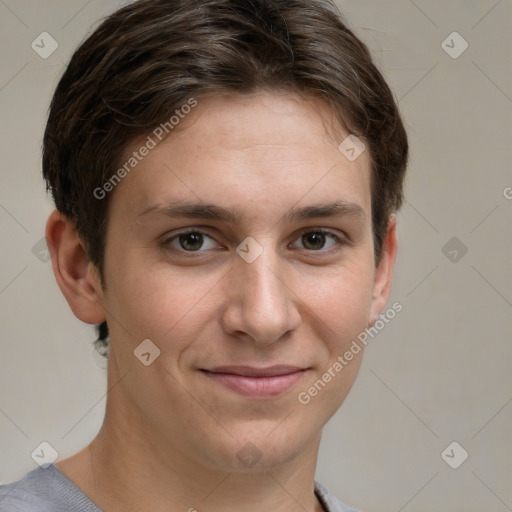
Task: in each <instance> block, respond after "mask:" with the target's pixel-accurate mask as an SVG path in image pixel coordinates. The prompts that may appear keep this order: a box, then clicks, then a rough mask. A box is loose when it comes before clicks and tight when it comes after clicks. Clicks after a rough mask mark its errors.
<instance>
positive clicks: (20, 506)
mask: <svg viewBox="0 0 512 512" xmlns="http://www.w3.org/2000/svg"><path fill="white" fill-rule="evenodd" d="M315 494H316V496H317V497H318V500H319V501H320V503H321V504H322V506H323V507H324V510H325V512H357V510H354V509H353V508H350V507H348V506H347V505H345V504H344V503H342V502H341V501H340V500H338V499H337V498H336V497H335V496H334V495H332V494H331V493H330V492H329V491H328V490H327V489H326V488H325V487H323V486H322V485H321V484H319V483H318V482H317V481H315ZM0 512H102V511H101V509H100V508H99V507H98V506H97V505H95V504H94V503H93V502H92V501H91V500H90V499H89V498H88V497H87V496H86V495H85V494H84V493H83V492H82V491H81V490H80V489H79V488H78V487H77V486H76V485H75V484H74V483H73V482H72V481H71V480H70V479H69V478H68V477H67V476H66V475H65V474H64V473H62V471H60V470H59V469H58V468H57V466H55V465H54V464H50V465H49V466H48V467H47V468H46V469H43V468H42V467H37V468H36V469H33V470H32V471H29V472H28V473H27V474H26V475H25V476H24V477H23V478H21V479H20V480H17V481H15V482H11V483H9V484H4V485H0Z"/></svg>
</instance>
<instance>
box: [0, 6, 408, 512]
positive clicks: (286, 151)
mask: <svg viewBox="0 0 512 512" xmlns="http://www.w3.org/2000/svg"><path fill="white" fill-rule="evenodd" d="M43 153H44V156H43V174H44V177H45V179H46V180H47V184H48V188H49V189H50V190H51V191H52V195H53V198H54V200H55V204H56V207H57V209H56V210H55V211H54V212H53V213H52V214H51V215H50V217H49V219H48V222H47V226H46V238H47V241H48V246H49V249H50V252H51V256H52V265H53V271H54V273H55V277H56V280H57V283H58V285H59V287H60V289H61V291H62V293H63V294H64V296H65V297H66V300H67V301H68V303H69V305H70V307H71V309H72V311H73V313H74V314H75V315H76V316H77V317H78V318H79V319H80V320H82V321H84V322H86V323H90V324H98V325H100V326H101V331H102V334H103V335H102V336H101V337H100V343H103V344H104V345H105V348H106V349H107V353H108V397H107V406H106V414H105V419H104V423H103V425H102V428H101V429H100V431H99V433H98V435H97V436H96V437H95V438H94V439H93V441H92V442H91V443H90V444H89V445H88V446H87V447H85V448H84V449H83V450H82V451H80V452H78V453H77V454H75V455H73V456H71V457H69V458H66V459H64V460H57V461H56V462H55V463H54V464H50V465H47V466H46V467H39V468H37V469H35V470H33V471H31V472H30V473H28V474H27V475H26V476H25V477H24V478H23V479H21V480H20V481H18V482H14V483H12V484H9V485H5V486H2V487H0V489H1V491H0V510H1V511H7V510H19V511H35V510H38V511H41V510H52V511H53V512H55V511H57V510H58V511H60V510H62V511H64V510H66V511H69V510H72V511H75V510H76V511H78V510H80V511H88V512H98V510H104V511H106V512H118V511H123V512H127V511H141V510H151V511H152V512H160V511H161V512H163V511H170V510H172V511H175V510H176V511H177V510H184V511H187V510H188V511H194V510H198V511H202V510H204V511H212V512H217V511H225V510H237V511H239V512H245V511H267V510H273V511H278V512H288V511H296V510H304V511H308V512H313V511H315V512H320V511H331V512H334V511H348V510H353V509H351V508H349V507H348V506H347V505H345V504H343V503H342V502H341V501H339V500H338V499H337V498H335V497H334V496H333V495H332V494H331V493H330V492H329V491H328V490H327V489H325V488H324V487H323V486H322V485H321V484H320V483H319V482H316V481H315V480H314V475H315V468H316V462H317V456H318V449H319V443H320V439H321V433H322V428H323V426H324V425H325V424H326V422H327V421H328V420H329V418H330V417H331V416H332V415H333V414H334V413H335V412H336V410H337V409H338V408H339V407H340V405H341V404H342V402H343V400H344V399H345V397H346V395H347V394H348V392H349V390H350V388H351V386H352V384H353V382H354V380H355V378H356V376H357V372H358V369H359V366H360V364H361V355H362V350H361V346H359V350H357V351H356V350H352V349H351V347H352V348H353V347H354V340H356V339H357V338H358V336H359V335H360V333H361V332H364V331H365V329H367V328H368V327H371V326H372V325H373V324H374V323H375V322H376V321H377V319H378V317H379V315H381V314H382V313H383V311H384V308H385V306H386V302H387V300H388V298H389V294H390V289H391V282H392V276H393V267H394V263H395V258H396V253H397V241H396V217H395V215H394V213H395V212H396V210H397V209H398V208H399V207H400V205H401V202H402V182H403V178H404V174H405V168H406V161H407V138H406V134H405V131H404V128H403V125H402V122H401V119H400V115H399V112H398V110H397V107H396V104H395V102H394V100H393V96H392V94H391V92H390V90H389V88H388V86H387V85H386V83H385V81H384V79H383V77H382V76H381V74H380V73H379V71H378V70H377V69H376V68H375V66H374V65H373V63H372V61H371V57H370V55H369V53H368V50H367V49H366V47H365V46H364V45H363V44H362V43H361V42H360V41H359V40H358V39H357V38H356V37H355V36H354V34H353V33H352V32H351V31H350V30H349V29H348V28H347V27H346V26H345V25H344V24H343V23H342V20H341V18H340V16H339V15H338V14H337V13H336V12H335V9H334V8H333V7H332V5H331V4H329V3H327V2H323V1H320V0H251V1H248V0H206V1H205V0H186V1H185V0H172V1H170V0H165V1H164V0H142V1H138V2H135V3H132V4H130V5H128V6H126V7H124V8H122V9H120V10H119V11H117V12H116V13H114V14H112V15H111V16H110V17H109V18H108V19H106V20H105V21H104V22H103V23H102V24H101V25H100V26H99V27H98V29H97V30H96V31H95V32H94V33H93V34H92V35H91V36H90V37H89V38H88V39H87V40H86V41H85V42H84V43H83V44H82V45H81V46H80V48H79V49H78V50H77V51H76V52H75V54H74V56H73V58H72V59H71V62H70V63H69V65H68V67H67V69H66V71H65V73H64V75H63V76H62V78H61V80H60V82H59V85H58V87H57V89H56V92H55V95H54V98H53V101H52V104H51V108H50V114H49V118H48V124H47V128H46V132H45V136H44V148H43ZM107 333H108V336H107ZM350 350H352V353H353V357H350V358H347V357H345V358H343V355H344V354H347V352H350ZM306 397H307V399H306Z"/></svg>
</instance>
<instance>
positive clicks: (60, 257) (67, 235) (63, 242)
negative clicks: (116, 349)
mask: <svg viewBox="0 0 512 512" xmlns="http://www.w3.org/2000/svg"><path fill="white" fill-rule="evenodd" d="M45 237H46V243H47V244H48V249H49V250H50V255H51V258H52V267H53V273H54V274H55V279H56V281H57V284H58V285H59V288H60V290H61V292H62V294H63V295H64V297H65V298H66V300H67V301H68V304H69V306H70V308H71V310H72V311H73V313H74V314H75V316H76V317H77V318H79V319H80V320H82V321H83V322H85V323H88V324H100V323H101V322H103V321H104V320H105V319H106V317H105V311H104V309H103V307H102V305H101V298H102V289H101V281H100V278H99V273H98V271H97V269H96V267H95V266H94V265H93V264H92V263H91V262H90V261H89V259H88V257H87V253H86V250H85V247H84V244H83V243H82V241H81V239H80V238H79V236H78V234H77V232H76V231H75V228H74V225H73V224H72V222H71V221H70V220H69V219H68V218H67V217H65V216H64V215H63V214H61V213H60V212H58V211H57V210H55V211H53V212H52V213H51V214H50V216H49V217H48V220H47V221H46V231H45Z"/></svg>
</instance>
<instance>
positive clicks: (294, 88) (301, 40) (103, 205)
mask: <svg viewBox="0 0 512 512" xmlns="http://www.w3.org/2000/svg"><path fill="white" fill-rule="evenodd" d="M260 89H271V90H281V91H290V92H299V93H306V94H310V95H313V96H315V97H320V98H323V99H324V100H325V101H327V102H328V103H329V105H330V106H331V108H332V109H333V112H334V113H335V115H336V117H337V119H338V121H339V123H340V124H341V126H344V127H345V128H346V130H347V131H348V132H349V133H352V134H354V135H356V136H358V137H361V138H362V139H363V140H364V141H365V144H366V145H367V147H368V149H369V155H370V158H371V161H372V174H371V194H372V196H371V197H372V226H373V238H374V246H375V261H376V263H377V262H378V261H379V259H380V254H381V250H382V244H383V240H384V237H385V234H386V230H387V225H388V220H389V215H390V214H391V213H392V212H394V211H396V210H398V209H399V208H400V206H401V204H402V200H403V179H404V175H405V169H406V164H407V154H408V143H407V136H406V132H405V129H404V126H403V123H402V120H401V117H400V114H399V111H398V107H397V105H396V103H395V101H394V98H393V94H392V93H391V91H390V89H389V87H388V85H387V84H386V81H385V80H384V78H383V76H382V75H381V73H380V72H379V70H378V69H377V68H376V66H375V65H374V64H373V62H372V57H371V55H370V52H369V51H368V49H367V47H366V46H365V45H364V43H362V42H361V41H360V40H359V39H358V38H357V37H356V36H355V35H354V33H353V32H352V31H351V30H350V29H349V28H348V27H347V26H346V24H345V23H344V21H343V18H342V16H341V15H340V14H339V12H338V11H337V9H336V8H335V6H334V4H332V3H330V2H329V1H328V0H139V1H136V2H134V3H131V4H129V5H127V6H125V7H123V8H122V9H120V10H118V11H116V12H114V13H113V14H112V15H110V16H109V17H108V18H106V19H105V20H104V21H103V22H102V23H101V25H100V26H99V27H98V28H97V29H96V30H95V31H94V32H93V34H92V35H90V37H88V38H87V39H86V40H85V41H84V42H83V43H82V44H81V45H80V46H79V48H78V49H77V50H76V52H75V53H74V55H73V57H72V58H71V61H70V62H69V64H68V66H67V68H66V70H65V72H64V74H63V76H62V77H61V79H60V81H59V84H58V86H57V88H56V91H55V94H54V96H53V99H52V102H51V106H50V110H49V117H48V123H47V126H46V130H45V134H44V140H43V176H44V178H45V180H46V185H47V190H51V192H52V196H53V199H54V201H55V205H56V208H57V209H58V210H59V211H60V212H62V213H63V214H64V215H65V216H66V217H67V218H69V219H70V220H72V221H73V222H74V225H75V228H76V230H77V232H78V234H79V236H80V237H81V239H82V240H83V242H84V243H85V245H86V248H87V251H88V256H89V258H90V260H91V261H92V263H93V264H94V265H95V266H96V267H97V268H98V270H99V274H100V277H101V280H102V284H103V285H104V286H105V284H106V281H105V276H104V272H103V263H104V262H103V258H104V251H105V243H106V240H105V236H106V227H107V222H108V205H109V199H110V196H111V194H109V195H107V196H106V197H105V198H104V199H98V198H97V196H96V195H95V194H94V190H95V189H97V188H98V187H101V186H102V184H104V183H105V182H106V181H107V180H108V179H109V178H111V177H112V175H113V174H114V172H115V170H116V169H117V168H118V166H119V165H120V159H121V155H122V153H123V152H124V150H125V149H126V147H127V146H128V145H129V144H130V142H131V141H133V140H134V139H135V138H136V137H138V136H141V135H144V134H148V133H150V132H151V130H153V129H154V128H155V126H157V125H159V124H161V123H163V122H165V121H167V120H168V119H169V116H170V115H171V114H172V113H173V112H174V111H175V110H176V109H178V108H180V107H181V106H182V105H183V104H185V103H186V102H187V101H188V100H189V99H190V98H191V97H194V98H196V99H200V97H201V96H203V95H206V94H210V93H242V94H244V93H245V94H247V93H253V92H256V91H258V90H260ZM340 142H341V141H340Z"/></svg>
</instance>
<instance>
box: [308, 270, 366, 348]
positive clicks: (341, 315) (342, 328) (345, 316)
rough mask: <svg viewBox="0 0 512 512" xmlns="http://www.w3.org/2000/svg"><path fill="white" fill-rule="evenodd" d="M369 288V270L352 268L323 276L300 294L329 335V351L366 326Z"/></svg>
mask: <svg viewBox="0 0 512 512" xmlns="http://www.w3.org/2000/svg"><path fill="white" fill-rule="evenodd" d="M372 285H373V274H372V272H371V267H369V266H365V267H364V268H363V267H362V266H361V267H359V266H353V267H351V268H348V267H346V268H342V269H338V270H336V271H335V272H331V273H330V274H325V275H323V276H321V278H318V279H316V280H315V286H314V287H308V288H310V289H309V290H304V291H303V296H304V297H307V299H306V300H305V303H306V304H307V306H308V307H309V308H310V309H311V310H312V312H313V313H314V314H315V315H316V316H317V317H318V318H319V319H320V320H321V322H323V323H324V324H325V328H326V329H327V330H328V332H329V333H330V336H329V340H330V345H332V346H333V348H335V347H336V346H337V345H341V346H343V345H344V344H345V343H347V342H349V341H350V340H349V339H348V338H351V337H353V336H354V335H357V334H359V332H361V331H362V330H364V329H365V328H366V327H367V326H368V320H369V314H370V307H371V299H372V289H373V287H372ZM306 292H307V293H306Z"/></svg>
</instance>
